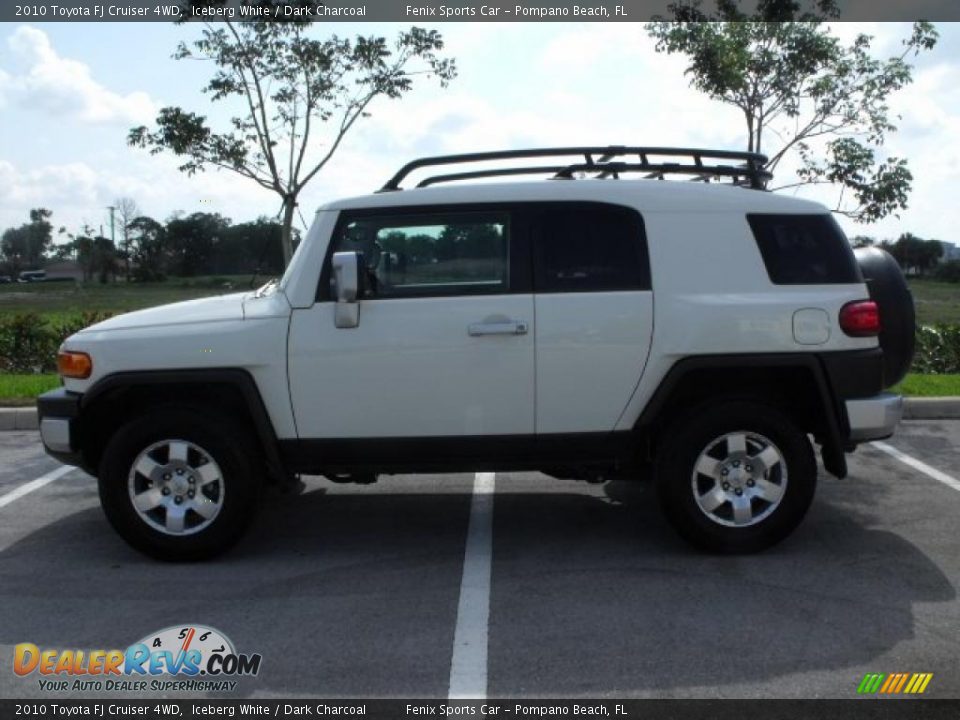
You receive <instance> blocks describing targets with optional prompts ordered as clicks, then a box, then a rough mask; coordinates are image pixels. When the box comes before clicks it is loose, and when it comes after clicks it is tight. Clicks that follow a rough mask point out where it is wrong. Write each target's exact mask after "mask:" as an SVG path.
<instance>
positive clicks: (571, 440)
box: [38, 146, 914, 559]
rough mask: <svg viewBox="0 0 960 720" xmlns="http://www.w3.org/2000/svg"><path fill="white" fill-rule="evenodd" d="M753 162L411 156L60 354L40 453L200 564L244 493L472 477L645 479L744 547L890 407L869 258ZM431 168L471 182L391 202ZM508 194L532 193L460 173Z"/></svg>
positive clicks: (153, 550)
mask: <svg viewBox="0 0 960 720" xmlns="http://www.w3.org/2000/svg"><path fill="white" fill-rule="evenodd" d="M506 160H511V161H514V163H513V164H510V165H504V161H506ZM765 161H766V159H765V158H764V157H763V156H762V155H758V154H752V153H738V152H726V151H708V150H688V149H678V148H666V149H664V148H639V147H619V146H618V147H587V148H551V149H546V150H521V151H510V152H497V153H479V154H472V155H458V156H445V157H437V158H425V159H421V160H417V161H414V162H412V163H410V164H408V165H407V166H405V167H404V168H402V169H401V171H400V172H398V173H397V174H396V175H395V176H394V177H393V178H391V179H390V181H389V182H388V183H387V184H386V185H385V186H384V187H383V188H382V190H381V191H380V192H377V193H375V194H372V195H367V196H363V197H358V198H353V199H349V200H341V201H338V202H333V203H330V204H329V205H326V206H324V207H322V208H320V210H319V211H318V212H317V214H316V219H315V221H314V223H313V226H312V228H311V229H310V231H309V233H308V234H307V236H306V238H305V240H304V241H303V242H302V243H301V245H300V246H299V248H298V249H297V251H296V254H295V256H294V258H293V260H292V262H291V263H290V266H289V267H288V268H287V270H286V273H285V274H284V276H283V277H282V278H281V279H280V280H279V281H277V282H273V283H269V284H267V285H265V286H264V287H262V288H260V289H259V290H257V291H255V292H249V293H238V294H232V295H225V296H222V297H216V298H207V299H202V300H192V301H189V302H182V303H177V304H174V305H167V306H163V307H156V308H152V309H147V310H141V311H138V312H132V313H128V314H125V315H120V316H117V317H114V318H111V319H109V320H107V321H105V322H101V323H98V324H96V325H93V326H92V327H89V328H86V329H85V330H83V331H81V332H79V333H77V334H75V335H73V336H72V337H70V338H68V339H67V341H66V342H65V343H64V344H63V347H62V348H61V350H60V354H59V368H60V374H61V375H62V377H63V387H62V388H60V389H58V390H55V391H53V392H50V393H47V394H46V395H43V396H41V398H40V399H39V402H38V405H39V414H40V429H41V435H42V438H43V443H44V445H45V446H46V449H47V451H48V452H49V453H50V454H51V455H53V456H54V457H56V458H57V459H59V460H61V461H62V462H65V463H68V464H74V465H77V466H79V467H81V468H83V469H84V470H85V471H86V472H88V473H90V474H91V475H93V476H95V477H97V478H98V481H99V491H100V498H101V501H102V504H103V509H104V511H105V513H106V516H107V518H108V519H109V521H110V522H111V523H112V524H113V526H114V528H116V530H117V531H118V532H119V534H120V535H121V536H123V538H124V539H126V540H127V541H128V542H129V543H130V544H131V545H133V546H134V547H136V548H138V549H140V550H141V551H144V552H146V553H148V554H151V555H153V556H156V557H161V558H168V559H193V558H201V557H208V556H211V555H213V554H215V553H217V552H220V551H222V550H224V549H225V548H227V547H228V546H229V545H230V544H231V543H233V542H234V541H236V540H237V539H238V537H239V536H240V535H241V532H242V531H243V529H244V527H245V526H246V525H247V523H248V521H249V520H250V518H251V516H252V515H253V514H254V511H255V509H256V507H257V502H258V490H259V488H260V486H261V484H262V483H263V482H265V481H266V482H275V483H286V482H289V481H291V480H293V479H295V478H296V477H297V475H298V474H302V473H306V474H318V475H325V476H327V477H328V478H330V479H331V480H335V481H341V482H343V481H346V482H372V481H374V480H376V479H377V477H378V475H383V474H391V473H416V472H438V471H444V472H447V471H480V470H487V471H491V470H492V471H496V470H539V471H542V472H545V473H547V474H550V475H553V476H557V477H564V478H578V479H587V480H594V481H596V480H603V479H608V478H613V477H625V478H631V477H641V476H646V475H652V477H653V479H654V481H655V483H656V489H657V494H658V497H659V500H660V503H661V505H662V507H663V510H664V511H665V513H666V516H667V517H668V518H669V520H670V522H671V523H672V525H673V526H674V527H675V528H676V530H677V531H678V532H679V533H680V535H682V536H683V537H684V538H686V539H687V540H688V541H690V542H692V543H693V544H694V545H696V546H698V547H700V548H702V549H705V550H708V551H717V552H749V551H756V550H760V549H763V548H766V547H768V546H770V545H771V544H773V543H775V542H777V541H779V540H781V539H782V538H784V537H785V536H786V535H788V534H789V533H790V532H791V531H792V530H793V529H794V528H795V527H796V526H797V525H798V524H799V522H800V521H801V519H802V517H803V516H804V514H805V513H806V511H807V509H808V507H809V505H810V502H811V499H812V498H813V494H814V486H815V484H816V480H817V464H816V460H815V455H814V444H815V445H816V446H819V452H820V456H821V458H822V462H823V466H824V468H825V469H826V471H827V472H829V473H830V474H832V475H835V476H837V477H840V478H842V477H844V475H845V474H846V472H847V468H846V461H845V453H847V452H850V451H852V450H853V449H854V448H855V447H856V445H857V444H858V443H861V442H864V441H867V440H872V439H876V438H883V437H887V436H889V435H890V434H891V433H892V432H893V431H894V428H895V426H896V424H897V422H898V421H899V419H900V415H901V398H900V397H899V396H897V395H893V394H889V393H884V392H883V390H884V388H887V387H890V386H892V385H893V384H895V383H896V382H897V381H898V380H899V379H900V378H901V377H902V376H903V375H904V373H905V372H906V370H907V368H908V366H909V364H910V360H911V356H912V353H913V333H914V316H913V303H912V300H911V297H910V294H909V291H908V290H907V288H906V285H905V283H904V280H903V276H902V274H901V273H900V270H899V268H898V266H897V265H896V263H895V262H894V261H893V260H892V258H890V256H889V255H887V254H886V253H884V252H882V251H880V250H876V249H871V250H866V251H857V253H858V254H856V255H855V253H854V251H853V250H852V249H851V248H850V246H849V245H848V243H847V240H846V239H845V237H844V235H843V233H842V231H841V230H840V228H839V227H838V225H837V224H836V222H835V221H834V220H833V218H832V216H831V215H830V213H829V212H828V211H827V210H826V209H825V208H824V207H822V206H821V205H818V204H816V203H812V202H807V201H803V200H799V199H795V198H791V197H785V196H783V195H777V194H773V193H770V192H766V191H764V187H765V185H766V182H767V181H768V179H769V177H770V176H769V173H768V172H767V171H766V170H765V168H764V163H765ZM455 163H456V164H469V163H482V164H481V165H473V166H472V167H479V168H480V169H475V170H470V169H468V170H461V171H460V172H447V173H446V174H439V175H432V176H427V177H423V178H422V179H421V180H420V182H419V183H417V184H416V188H414V189H407V190H403V191H402V192H401V184H402V183H403V182H404V181H405V180H407V178H408V177H409V176H411V174H413V175H415V176H416V175H417V174H418V173H419V174H420V175H422V174H423V172H422V171H423V170H424V169H425V168H430V167H433V168H436V167H438V166H449V165H451V164H455ZM630 173H640V174H642V175H643V176H644V177H643V178H641V179H639V180H637V179H634V180H629V179H621V176H623V175H628V174H630ZM521 174H540V175H547V176H550V178H549V179H547V180H541V181H535V182H510V183H504V182H501V183H484V182H480V183H477V182H473V183H470V182H467V183H464V182H462V181H465V180H466V181H469V180H478V179H486V178H493V177H495V176H515V175H521ZM668 175H671V176H672V175H680V176H687V177H688V178H692V179H693V180H699V181H701V182H660V181H659V180H663V179H664V178H665V177H666V176H668ZM724 180H726V181H728V182H723V181H724ZM435 185H440V186H441V187H433V186H435Z"/></svg>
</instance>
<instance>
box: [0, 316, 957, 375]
mask: <svg viewBox="0 0 960 720" xmlns="http://www.w3.org/2000/svg"><path fill="white" fill-rule="evenodd" d="M111 314H112V313H109V312H83V313H79V314H77V315H74V316H71V317H69V318H68V319H67V320H65V321H61V322H59V323H50V322H49V321H47V320H46V319H44V318H43V317H41V316H40V315H37V314H35V313H26V314H20V315H13V316H8V317H4V318H0V372H4V373H19V374H30V373H48V372H56V369H57V357H56V356H57V348H59V347H60V343H62V342H63V341H64V340H65V339H66V338H67V337H69V336H70V335H73V333H75V332H77V331H78V330H80V329H82V328H85V327H87V326H88V325H93V324H94V323H97V322H100V321H101V320H105V319H107V318H108V317H110V316H111ZM911 372H914V373H920V374H928V375H929V374H933V375H940V374H947V373H960V325H930V326H925V327H921V328H918V330H917V352H916V355H915V356H914V358H913V367H912V368H911Z"/></svg>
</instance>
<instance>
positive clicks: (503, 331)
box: [467, 320, 528, 337]
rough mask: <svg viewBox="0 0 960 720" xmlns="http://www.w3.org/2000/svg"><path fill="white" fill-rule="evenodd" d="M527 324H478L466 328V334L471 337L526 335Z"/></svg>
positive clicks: (520, 322)
mask: <svg viewBox="0 0 960 720" xmlns="http://www.w3.org/2000/svg"><path fill="white" fill-rule="evenodd" d="M527 329H528V328H527V324H526V323H525V322H522V321H519V320H510V321H506V322H479V323H473V324H472V325H468V326H467V333H469V334H470V335H472V336H473V337H482V336H484V335H526V334H527Z"/></svg>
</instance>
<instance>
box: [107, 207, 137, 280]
mask: <svg viewBox="0 0 960 720" xmlns="http://www.w3.org/2000/svg"><path fill="white" fill-rule="evenodd" d="M113 205H114V207H115V208H116V214H117V221H118V222H119V223H120V257H121V258H123V266H124V276H125V277H126V279H127V281H128V282H129V281H130V239H131V234H130V223H132V222H133V221H134V220H136V219H137V218H138V217H140V215H141V214H142V213H141V212H140V208H139V207H137V203H136V201H135V200H134V199H133V198H128V197H119V198H117V199H116V200H114V201H113Z"/></svg>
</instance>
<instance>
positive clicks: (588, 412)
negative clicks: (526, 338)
mask: <svg viewBox="0 0 960 720" xmlns="http://www.w3.org/2000/svg"><path fill="white" fill-rule="evenodd" d="M533 228H534V230H533V249H534V253H533V263H534V290H535V295H534V305H535V308H536V319H537V322H536V365H537V378H536V384H537V423H536V425H537V434H538V435H548V434H556V433H584V432H607V431H612V430H613V429H614V426H615V425H616V423H617V419H618V418H619V417H620V415H621V414H622V413H623V411H624V409H625V408H626V405H627V402H628V400H629V399H630V397H631V395H632V394H633V391H634V389H635V388H636V386H637V383H638V382H639V380H640V376H641V375H642V374H643V369H644V366H645V365H646V361H647V356H648V354H649V352H650V342H651V337H652V334H653V292H652V288H651V280H650V263H649V257H648V253H647V245H646V238H645V235H644V228H643V219H642V218H641V216H640V214H639V213H638V212H637V211H636V210H634V209H632V208H626V207H622V206H616V205H607V204H603V203H558V204H547V205H545V206H542V207H541V208H540V209H538V210H537V211H536V213H535V218H534V220H533Z"/></svg>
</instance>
